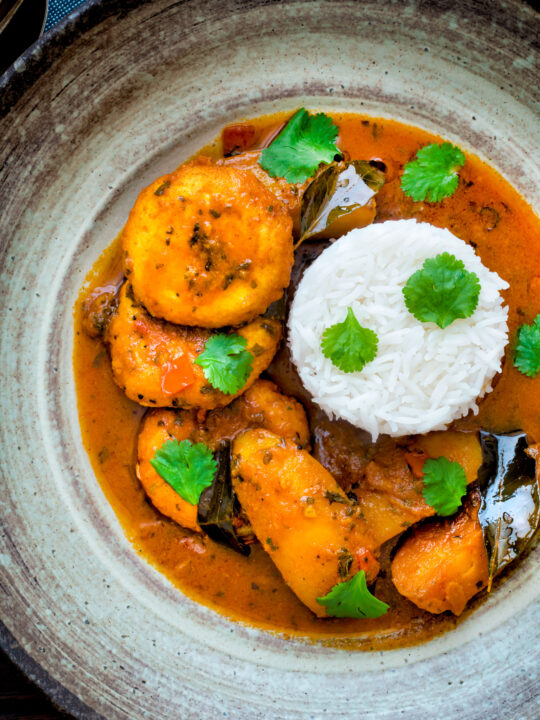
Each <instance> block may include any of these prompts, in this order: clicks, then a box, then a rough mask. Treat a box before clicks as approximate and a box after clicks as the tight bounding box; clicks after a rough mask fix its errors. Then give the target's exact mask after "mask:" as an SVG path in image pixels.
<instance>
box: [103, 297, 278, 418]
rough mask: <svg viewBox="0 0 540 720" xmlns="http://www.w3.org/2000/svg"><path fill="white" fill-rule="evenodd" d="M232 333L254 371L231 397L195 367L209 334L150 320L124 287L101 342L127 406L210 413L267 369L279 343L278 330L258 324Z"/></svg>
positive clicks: (259, 321) (275, 325) (275, 323)
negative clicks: (242, 343)
mask: <svg viewBox="0 0 540 720" xmlns="http://www.w3.org/2000/svg"><path fill="white" fill-rule="evenodd" d="M235 332H237V333H238V334H239V335H241V336H242V337H245V338H246V340H247V347H246V349H247V350H249V352H251V353H252V355H253V368H252V371H251V373H250V375H249V377H248V379H247V381H246V383H245V385H244V386H243V387H242V388H241V389H240V390H239V391H238V392H237V393H236V394H234V395H227V394H225V393H222V392H220V391H219V390H216V389H215V388H213V387H212V386H211V385H210V383H209V382H208V380H207V379H206V378H205V376H204V373H203V369H202V367H200V366H199V365H195V364H194V360H195V359H196V358H197V356H198V355H200V354H201V353H202V352H203V350H204V347H205V343H206V341H207V340H208V338H209V337H211V335H212V334H213V333H212V331H210V330H204V329H200V328H191V327H185V326H184V327H182V326H178V325H173V324H172V323H168V322H166V321H164V320H158V319H156V318H153V317H152V316H151V315H149V314H148V312H147V311H146V310H145V308H144V307H143V306H142V305H140V304H138V303H137V302H136V301H135V299H134V298H133V293H132V291H131V286H130V285H129V283H126V284H125V285H124V286H123V287H122V289H121V291H120V296H119V302H118V310H117V312H116V314H115V315H114V316H113V317H112V319H111V321H110V323H109V326H108V329H107V333H106V335H105V340H106V341H107V343H108V345H109V348H110V353H111V361H112V371H113V376H114V379H115V381H116V383H117V384H118V385H119V386H120V387H121V388H122V389H123V390H124V392H125V393H126V395H127V396H128V397H129V398H130V399H131V400H134V401H135V402H137V403H139V404H140V405H146V406H150V407H181V408H192V407H193V408H204V409H206V410H210V409H212V408H216V407H222V406H224V405H227V404H228V403H230V402H231V401H232V400H234V398H235V397H238V395H240V394H241V393H242V392H244V391H245V390H246V388H248V387H250V386H251V385H252V384H253V383H254V382H255V380H256V379H257V378H258V377H259V375H260V374H261V372H262V371H263V370H265V369H266V368H267V367H268V365H269V364H270V361H271V360H272V358H273V356H274V354H275V352H276V350H277V346H278V344H279V341H280V339H281V324H280V323H279V322H278V321H277V320H271V319H268V318H257V319H256V320H254V321H253V322H251V323H249V324H248V325H245V326H244V327H242V328H240V329H238V330H236V331H235Z"/></svg>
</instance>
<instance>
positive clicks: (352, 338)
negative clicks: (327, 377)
mask: <svg viewBox="0 0 540 720" xmlns="http://www.w3.org/2000/svg"><path fill="white" fill-rule="evenodd" d="M378 344H379V338H378V337H377V334H376V333H374V332H373V330H370V329H369V328H364V327H362V326H361V325H360V323H359V322H358V320H357V319H356V318H355V316H354V313H353V311H352V308H350V307H349V308H347V317H346V318H345V320H344V321H343V322H341V323H336V324H335V325H331V326H330V327H329V328H327V329H326V330H325V331H324V333H323V336H322V340H321V349H322V351H323V355H324V357H327V358H329V359H330V360H331V361H332V363H333V364H334V365H335V366H336V367H337V368H339V369H340V370H343V372H347V373H350V372H355V371H359V370H361V369H362V368H363V367H364V365H365V364H366V363H368V362H371V360H373V358H374V357H375V355H376V354H377V346H378Z"/></svg>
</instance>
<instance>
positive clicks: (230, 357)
mask: <svg viewBox="0 0 540 720" xmlns="http://www.w3.org/2000/svg"><path fill="white" fill-rule="evenodd" d="M246 345H247V340H246V338H244V337H242V336H241V335H235V334H232V335H222V334H220V335H213V336H212V337H211V338H209V339H208V340H207V341H206V346H205V348H204V350H203V352H202V353H201V354H200V355H199V357H198V358H197V359H196V360H195V361H194V362H195V364H196V365H200V366H201V367H202V369H203V373H204V377H205V378H206V379H207V380H208V382H209V383H210V385H212V387H214V388H217V389H218V390H221V392H224V393H226V394H227V395H233V394H234V393H236V392H238V390H240V388H241V387H243V386H244V385H245V383H246V380H247V379H248V377H249V375H250V373H251V369H252V367H253V355H252V354H251V353H250V352H249V351H248V350H246Z"/></svg>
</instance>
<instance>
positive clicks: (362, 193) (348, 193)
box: [300, 160, 385, 242]
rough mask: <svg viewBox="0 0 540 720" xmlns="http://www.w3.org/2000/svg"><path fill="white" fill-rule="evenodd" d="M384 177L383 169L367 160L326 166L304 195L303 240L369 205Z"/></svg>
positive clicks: (301, 211)
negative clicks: (373, 165)
mask: <svg viewBox="0 0 540 720" xmlns="http://www.w3.org/2000/svg"><path fill="white" fill-rule="evenodd" d="M384 179H385V178H384V173H383V172H382V171H381V170H378V169H377V168H375V167H372V166H371V165H370V164H369V163H368V162H365V161H364V160H353V161H352V162H343V161H342V162H333V163H331V164H330V165H328V166H327V167H324V168H323V169H322V170H320V171H319V172H318V173H317V175H316V176H315V177H314V178H313V180H312V181H311V182H310V184H309V185H308V187H307V188H306V190H305V191H304V194H303V196H302V205H301V209H300V242H303V241H304V240H306V239H307V238H310V237H313V236H315V235H319V234H320V233H323V232H324V231H325V230H326V229H327V228H331V226H332V224H333V223H335V221H336V220H338V218H344V217H346V216H347V215H350V214H351V213H353V212H355V211H358V210H360V209H361V208H365V207H366V206H367V205H369V204H370V201H371V200H372V198H373V197H374V195H375V194H376V193H377V192H378V191H379V190H380V189H381V187H382V186H383V185H384ZM371 204H372V203H371ZM370 207H371V205H370ZM373 214H374V212H373Z"/></svg>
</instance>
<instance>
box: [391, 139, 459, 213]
mask: <svg viewBox="0 0 540 720" xmlns="http://www.w3.org/2000/svg"><path fill="white" fill-rule="evenodd" d="M464 164H465V155H464V154H463V153H462V152H461V150H460V149H459V148H458V147H456V146H455V145H452V143H449V142H445V143H442V144H441V145H437V144H436V143H432V144H431V145H426V146H425V147H423V148H420V150H419V151H418V152H417V153H416V159H415V160H411V161H410V162H408V163H407V164H406V165H405V170H404V172H403V175H402V177H401V189H402V190H403V192H404V193H405V195H408V196H409V197H412V199H413V200H415V201H418V200H428V202H439V201H440V200H443V199H444V198H446V197H449V196H450V195H452V193H453V192H455V190H456V188H457V186H458V182H459V178H458V172H457V171H458V168H460V167H461V166H462V165H464Z"/></svg>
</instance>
